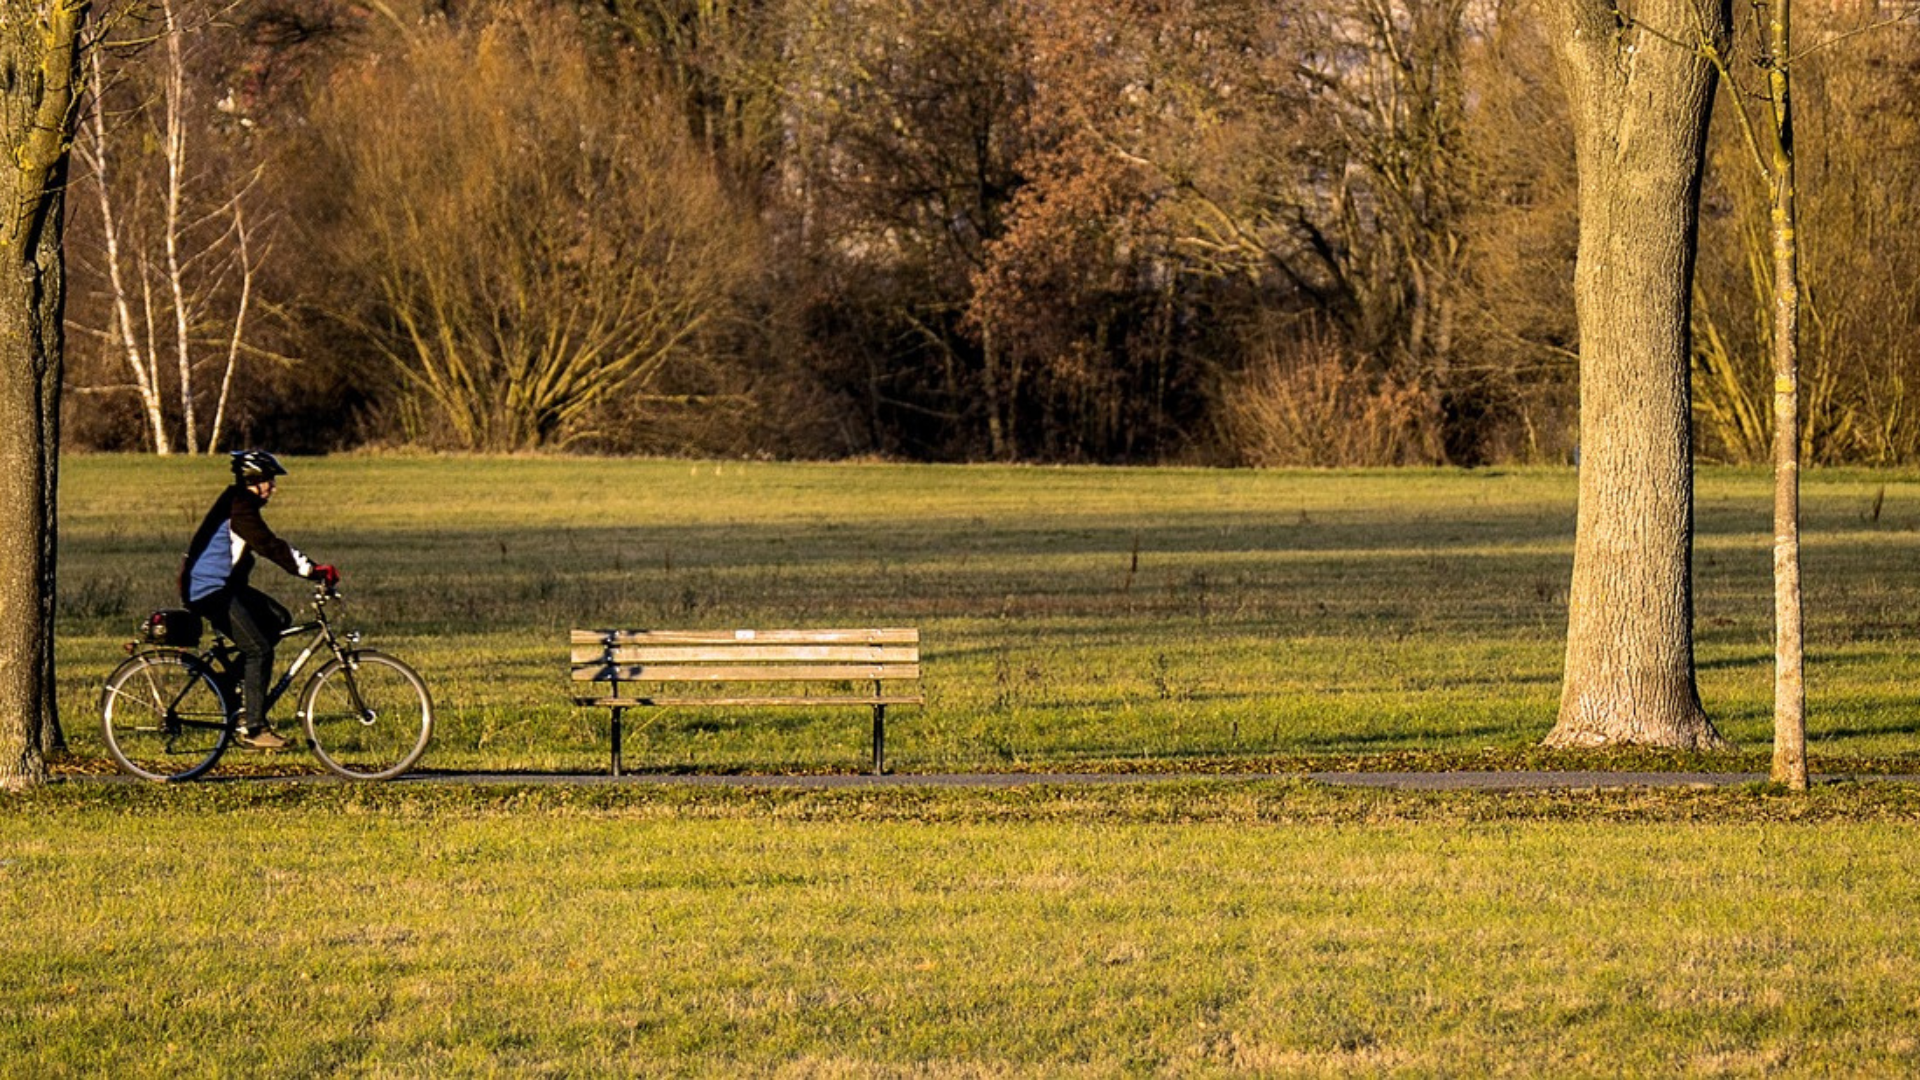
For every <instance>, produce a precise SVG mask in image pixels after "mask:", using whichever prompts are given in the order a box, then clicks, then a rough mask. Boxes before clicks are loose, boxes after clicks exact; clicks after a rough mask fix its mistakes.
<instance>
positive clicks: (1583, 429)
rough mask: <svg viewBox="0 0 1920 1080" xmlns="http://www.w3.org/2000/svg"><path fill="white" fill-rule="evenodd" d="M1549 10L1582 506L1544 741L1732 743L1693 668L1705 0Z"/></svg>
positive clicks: (1706, 95)
mask: <svg viewBox="0 0 1920 1080" xmlns="http://www.w3.org/2000/svg"><path fill="white" fill-rule="evenodd" d="M1548 6H1549V8H1550V10H1551V12H1552V16H1551V17H1552V18H1553V20H1554V26H1553V29H1554V37H1555V43H1556V49H1557V56H1558V60H1559V64H1560V70H1561V75H1562V79H1563V81H1564V83H1565V85H1566V89H1567V95H1568V98H1569V101H1570V104H1571V111H1572V116H1573V126H1574V135H1575V140H1576V144H1577V152H1578V162H1579V170H1580V253H1579V263H1578V269H1577V270H1576V272H1575V278H1574V293H1575V301H1576V304H1577V307H1578V317H1579V326H1580V507H1579V521H1578V525H1577V528H1576V534H1575V540H1574V559H1573V585H1572V589H1571V591H1570V594H1569V605H1570V611H1569V613H1568V622H1567V666H1566V675H1565V682H1564V684H1563V685H1562V688H1561V698H1560V716H1559V720H1558V722H1557V723H1556V724H1555V725H1554V728H1553V730H1552V732H1551V733H1549V734H1548V736H1547V740H1546V741H1547V745H1549V746H1601V745H1620V744H1635V745H1645V746H1674V747H1687V748H1706V747H1714V746H1720V745H1723V744H1724V740H1722V739H1721V737H1720V735H1719V733H1718V732H1716V731H1715V730H1714V728H1713V724H1712V723H1711V722H1710V721H1709V720H1708V719H1707V715H1706V712H1705V710H1704V709H1702V708H1701V706H1700V695H1699V692H1698V690H1697V689H1696V687H1695V684H1694V671H1693V584H1692V557H1693V459H1692V454H1693V448H1692V433H1691V416H1690V412H1691V399H1690V396H1689V390H1688V383H1687V367H1688V351H1689V337H1688V334H1689V326H1690V322H1691V314H1692V308H1691V303H1692V288H1691V283H1692V278H1693V263H1694V253H1695V248H1696V242H1697V237H1696V233H1697V229H1696V226H1697V221H1698V208H1699V198H1700V175H1701V170H1702V167H1703V148H1704V145H1705V141H1706V130H1707V119H1708V115H1709V112H1710V110H1711V106H1712V102H1713V88H1714V78H1715V73H1714V70H1713V67H1712V65H1711V63H1710V62H1709V61H1708V60H1707V59H1706V58H1705V57H1703V56H1701V55H1700V54H1699V52H1698V51H1697V50H1694V49H1691V48H1689V47H1688V44H1687V43H1688V42H1697V41H1699V40H1701V35H1703V34H1705V35H1709V36H1710V37H1711V38H1712V39H1713V40H1715V41H1718V40H1721V39H1723V38H1724V36H1725V34H1726V29H1727V26H1728V15H1727V12H1726V10H1725V9H1724V8H1720V7H1716V6H1715V5H1714V3H1713V2H1712V0H1709V2H1708V3H1707V4H1705V5H1701V6H1699V7H1696V6H1695V5H1694V4H1693V3H1691V2H1689V0H1653V2H1651V3H1647V4H1641V5H1635V8H1634V16H1635V18H1637V19H1638V20H1639V23H1638V24H1637V25H1624V26H1623V25H1622V21H1621V20H1620V18H1619V9H1618V8H1617V7H1615V6H1613V5H1611V4H1609V3H1607V2H1604V0H1553V2H1552V3H1550V4H1549V5H1548Z"/></svg>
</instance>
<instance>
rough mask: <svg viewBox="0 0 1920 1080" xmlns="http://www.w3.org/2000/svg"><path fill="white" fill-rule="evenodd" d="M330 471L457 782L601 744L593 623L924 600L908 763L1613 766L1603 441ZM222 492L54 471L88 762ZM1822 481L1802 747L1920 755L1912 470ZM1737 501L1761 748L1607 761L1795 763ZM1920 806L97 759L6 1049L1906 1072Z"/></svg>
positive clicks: (778, 756)
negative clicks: (1584, 471) (1782, 727)
mask: <svg viewBox="0 0 1920 1080" xmlns="http://www.w3.org/2000/svg"><path fill="white" fill-rule="evenodd" d="M294 466H295V471H294V474H293V476H292V477H290V478H289V480H288V482H287V484H286V485H285V486H284V487H283V488H282V490H281V493H280V496H279V498H278V500H277V501H276V505H275V507H274V510H273V514H272V520H273V521H274V523H275V524H276V525H277V526H278V527H279V528H280V529H281V530H282V531H283V532H284V533H285V534H286V535H287V536H289V537H290V538H291V539H293V540H294V541H295V542H296V543H298V544H300V545H301V546H303V547H305V548H307V549H308V550H309V551H311V552H312V553H313V554H315V555H316V556H318V557H321V558H323V559H326V560H328V561H333V562H336V563H338V564H340V565H341V566H342V567H343V568H344V569H345V571H346V573H347V589H348V592H349V595H350V597H351V600H352V603H353V610H354V616H355V621H356V622H358V623H359V624H360V625H361V626H362V627H363V628H364V629H365V630H367V632H368V638H369V642H370V643H373V644H378V645H381V646H384V647H389V648H391V649H392V650H393V651H395V652H397V653H400V654H401V655H404V656H406V657H408V658H409V659H411V660H413V661H414V662H415V663H416V664H417V666H419V667H420V668H421V669H422V670H423V671H424V672H425V673H426V674H427V675H428V677H429V679H430V680H431V681H432V683H433V685H434V687H435V690H436V693H437V694H438V698H439V702H440V705H441V726H440V729H439V733H438V738H437V739H436V743H435V748H434V751H433V752H432V754H431V756H430V758H429V764H431V765H434V766H436V767H438V768H442V769H449V770H462V769H466V770H507V771H511V770H516V769H542V770H544V769H561V770H594V769H598V768H601V767H603V765H604V760H605V750H606V747H605V737H606V736H605V723H604V718H603V717H602V716H600V715H597V714H595V713H593V712H592V711H576V710H574V709H572V708H570V707H569V706H567V705H566V704H565V700H566V697H567V694H568V691H569V687H568V686H567V684H566V680H565V677H564V670H565V667H564V664H565V661H564V658H565V639H566V631H567V630H568V628H569V627H571V626H574V625H630V626H701V627H735V626H760V627H769V626H827V625H835V624H858V625H914V626H918V627H920V628H921V629H922V630H923V631H924V640H925V653H926V667H927V672H928V674H927V679H926V683H927V692H928V695H929V702H928V705H927V706H926V707H925V708H924V709H922V710H918V711H906V712H902V713H901V714H900V715H899V717H898V718H897V719H896V721H895V722H894V724H893V725H892V731H891V737H890V740H889V744H890V757H891V759H892V761H893V764H894V765H895V767H896V768H897V769H898V770H900V771H902V772H918V771H935V770H959V771H965V770H1025V771H1049V770H1059V771H1067V770H1086V769H1106V770H1126V769H1150V770H1153V771H1156V772H1168V771H1173V772H1178V771H1183V770H1185V771H1193V772H1196V773H1198V772H1207V771H1217V772H1238V771H1254V770H1263V769H1274V770H1279V771H1283V772H1284V771H1287V770H1296V769H1301V768H1305V767H1307V766H1309V765H1327V764H1331V763H1335V762H1337V763H1340V764H1342V765H1344V766H1347V767H1359V768H1367V767H1386V766H1393V765H1407V764H1414V765H1428V766H1434V767H1457V766H1459V765H1462V764H1493V765H1515V764H1536V765H1577V764H1593V763H1596V762H1595V760H1593V759H1588V758H1576V757H1570V756H1567V755H1545V754H1541V753H1539V752H1538V751H1535V750H1534V749H1532V747H1533V745H1534V743H1536V742H1537V740H1538V739H1539V738H1540V736H1541V735H1542V734H1543V733H1544V732H1545V731H1546V729H1547V727H1548V726H1549V725H1550V724H1551V721H1552V716H1553V708H1554V703H1555V698H1556V694H1557V684H1558V678H1559V665H1560V650H1561V644H1562V643H1561V635H1562V633H1563V629H1564V623H1565V589H1566V577H1567V573H1568V569H1569V561H1570V551H1571V538H1572V524H1573V485H1574V477H1573V475H1572V474H1571V473H1570V472H1568V471H1565V470H1539V471H1486V472H1476V473H1458V472H1395V473H1312V472H1300V473H1254V472H1213V471H1190V470H1177V469H1164V470H1105V469H1101V470H1094V469H1087V470H1080V469H1009V468H987V467H981V468H927V467H912V466H896V465H877V464H876V465H832V466H828V465H777V464H761V463H746V464H742V463H727V464H714V463H698V464H695V463H684V462H681V463H674V462H612V461H573V460H546V459H502V460H473V459H440V458H426V457H395V458H381V457H350V458H341V459H331V460H324V461H299V462H295V463H294ZM221 479H222V474H221V471H220V465H219V463H217V462H206V461H179V460H175V461H155V460H151V459H142V458H115V457H86V458H76V459H72V460H70V461H68V462H67V464H66V469H65V473H64V480H63V489H62V496H63V513H62V522H63V529H62V545H63V546H62V552H61V556H62V564H61V571H62V572H61V619H62V622H61V631H62V633H61V640H60V659H61V663H62V680H63V681H62V704H63V708H64V712H65V716H66V718H67V724H68V728H69V730H70V732H71V733H72V736H73V743H74V746H75V750H76V753H77V756H76V758H75V759H74V760H73V761H70V762H68V763H66V765H65V766H63V767H64V768H65V769H66V770H67V771H68V772H73V771H86V770H89V769H96V768H98V766H99V761H98V756H99V750H98V741H97V736H95V735H94V734H93V731H92V728H91V723H92V711H93V708H94V700H93V699H94V695H95V694H96V693H97V689H96V688H97V686H98V683H99V681H100V679H101V678H102V677H103V676H104V675H105V673H106V672H107V671H108V670H109V669H110V668H111V667H112V665H113V664H114V663H115V662H116V660H117V659H118V658H119V656H120V655H121V654H120V644H121V643H122V642H123V641H125V640H126V639H127V638H128V637H130V636H131V632H132V629H133V627H134V625H135V624H136V623H137V622H138V620H139V618H140V617H141V616H142V615H143V614H144V613H145V612H146V611H147V610H148V609H150V608H152V607H157V606H163V605H165V604H167V603H169V591H170V583H171V581H172V577H173V572H174V566H175V563H176V561H177V559H178V557H179V555H178V553H179V551H180V548H181V547H182V546H183V545H184V543H185V539H186V537H187V535H188V533H189V532H190V531H191V529H192V527H193V525H194V524H195V523H196V521H197V519H198V515H199V513H200V512H201V511H202V509H203V508H204V503H205V502H206V501H207V500H208V499H209V498H211V495H212V493H213V491H214V490H215V489H216V488H217V487H218V485H219V484H220V482H221ZM1806 505H1807V510H1808V515H1807V517H1808V521H1807V537H1808V539H1807V552H1806V569H1807V587H1808V616H1809V644H1810V660H1811V662H1810V667H1809V673H1808V674H1809V699H1810V709H1809V712H1810V717H1811V729H1812V730H1811V742H1812V749H1813V753H1814V761H1815V766H1816V769H1821V770H1825V771H1826V772H1827V773H1829V774H1831V773H1836V772H1859V773H1866V772H1875V771H1920V768H1916V763H1920V739H1917V738H1916V736H1917V735H1920V718H1916V715H1915V711H1914V708H1913V694H1914V691H1913V690H1912V689H1911V688H1912V687H1913V686H1914V685H1915V678H1914V676H1915V674H1916V671H1915V664H1914V659H1913V654H1914V650H1913V648H1912V646H1911V644H1910V643H1911V642H1912V641H1914V640H1915V638H1916V631H1920V559H1916V558H1915V556H1916V554H1920V552H1917V551H1916V548H1917V547H1920V478H1917V477H1916V476H1914V475H1912V474H1905V473H1898V474H1896V473H1884V474H1883V473H1866V472H1862V473H1824V472H1816V473H1814V474H1811V475H1810V476H1809V478H1808V481H1807V484H1806ZM1699 521H1700V534H1701V535H1700V545H1699V556H1698V571H1699V581H1698V616H1699V618H1698V622H1699V649H1700V657H1701V683H1702V691H1703V694H1704V696H1705V698H1706V701H1707V704H1708V707H1709V709H1710V711H1711V712H1712V713H1713V715H1714V716H1715V718H1716V720H1717V721H1718V722H1719V723H1720V724H1721V726H1722V729H1723V730H1724V731H1725V732H1726V733H1728V734H1729V735H1731V736H1732V737H1733V738H1734V739H1736V740H1738V741H1739V742H1740V743H1741V744H1742V746H1743V748H1744V752H1743V753H1742V754H1741V755H1737V756H1731V757H1727V758H1724V759H1719V760H1716V761H1711V762H1706V763H1703V762H1701V761H1698V760H1693V759H1680V758H1663V757H1659V756H1655V755H1624V756H1620V757H1616V758H1612V759H1599V760H1598V763H1600V764H1608V763H1623V764H1631V765H1633V766H1635V767H1663V766H1675V767H1690V768H1699V767H1702V766H1703V764H1704V765H1705V766H1706V767H1714V768H1743V767H1758V766H1759V763H1760V762H1762V761H1763V760H1764V756H1765V752H1766V746H1767V739H1768V730H1769V725H1770V721H1769V719H1768V718H1769V715H1770V712H1769V704H1768V695H1769V692H1770V690H1769V688H1770V676H1769V671H1768V664H1769V662H1770V661H1769V653H1770V650H1769V646H1768V625H1769V621H1770V614H1769V613H1770V606H1769V600H1768V590H1769V586H1768V581H1767V572H1768V565H1769V554H1768V538H1767V531H1768V511H1767V481H1766V479H1765V477H1763V476H1762V475H1760V474H1757V473H1746V472H1731V471H1711V470H1710V471H1708V472H1706V473H1705V474H1704V475H1703V476H1702V478H1701V484H1700V498H1699ZM271 573H272V572H271V571H263V577H262V580H263V581H264V582H270V583H273V584H275V585H276V586H278V587H279V589H280V592H281V595H282V596H283V597H286V598H287V599H290V600H291V599H294V598H296V597H298V595H299V592H298V588H297V586H295V585H294V583H292V582H289V581H286V580H285V579H276V578H275V577H272V576H269V575H271ZM284 715H285V714H284V713H283V716H284ZM864 727H865V724H864V718H863V717H861V716H859V715H855V714H851V713H848V712H841V713H837V714H836V713H827V714H823V715H808V714H798V715H794V714H757V715H756V714H744V715H743V714H702V713H699V712H696V711H691V710H676V711H666V712H661V713H659V714H657V715H654V716H652V717H650V718H647V720H646V722H645V723H644V725H643V726H642V727H641V730H640V732H639V733H638V734H637V735H636V736H635V737H633V738H632V739H631V740H630V742H629V757H630V760H632V761H633V762H634V763H635V764H636V765H637V766H639V767H643V768H657V769H672V770H696V771H729V772H740V771H781V772H796V771H804V772H817V771H853V770H856V769H858V768H859V767H860V765H861V763H862V761H863V758H864V745H863V744H864ZM304 768H305V766H304V765H303V759H302V758H301V756H300V755H298V754H292V755H277V756H273V757H261V756H258V755H247V754H237V755H234V756H233V757H232V758H230V759H229V767H228V769H227V771H228V774H229V775H231V774H232V773H234V772H239V771H246V772H252V773H261V772H265V773H269V774H271V773H276V772H279V773H287V772H296V771H301V770H302V769H304ZM1917 792H1920V789H1915V788H1913V787H1911V786H1910V785H1906V784H1898V783H1873V782H1847V783H1823V784H1820V785H1817V786H1816V787H1815V789H1814V790H1813V791H1812V792H1810V793H1808V794H1806V795H1804V796H1788V795H1786V794H1784V793H1781V792H1778V791H1774V790H1772V789H1769V788H1766V787H1761V786H1754V787H1741V788H1732V789H1719V790H1699V791H1696V790H1662V791H1616V792H1589V793H1578V792H1571V793H1570V792H1540V793H1506V794H1486V793H1479V794H1476V793H1446V794H1423V793H1413V792H1391V791H1361V790H1338V789H1328V788H1324V787H1320V786H1316V785H1313V784H1310V783H1305V782H1284V781H1278V780H1245V779H1232V778H1226V779H1215V778H1206V777H1199V776H1196V777H1195V778H1193V779H1190V780H1185V781H1180V782H1160V783H1118V784H1112V785H1101V786H1097V787H1091V786H1073V785H1045V786H1037V787H1030V788H1022V789H1018V790H951V789H937V788H926V787H906V788H895V789H880V790H874V789H863V790H845V791H807V790H784V789H772V788H764V787H762V788H744V789H725V790H717V789H709V788H685V787H670V786H642V785H624V786H585V785H574V784H567V785H558V786H526V787H516V786H494V787H487V786H482V787H473V786H465V785H455V784H450V783H446V782H444V781H427V782H403V783H399V784H393V785H384V786H381V785H370V786H367V785H363V786H355V785H346V784H338V783H332V782H325V781H322V782H317V783H301V782H289V781H281V780H272V779H268V780H263V781H252V782H243V783H222V782H218V781H215V782H207V783H200V784H192V785H185V786H178V787H173V786H168V787H162V786H157V785H144V784H133V783H123V782H115V781H93V780H77V779H73V778H71V777H68V778H66V779H63V780H61V781H60V782H57V783H55V784H53V785H51V786H50V787H48V788H46V789H43V790H41V791H39V792H35V793H31V794H28V795H24V796H17V797H9V798H5V799H0V926H5V927H6V928H7V930H8V933H6V934H5V935H0V1076H19V1077H32V1078H35V1080H38V1078H41V1077H50V1076H63V1075H87V1076H94V1075H112V1076H122V1075H125V1076H160V1075H166V1076H174V1075H235V1076H254V1075H285V1076H305V1075H367V1076H441V1075H551V1076H630V1075H649V1076H651V1075H692V1076H736V1075H767V1076H795V1077H815V1076H853V1077H870V1076H871V1077H902V1076H928V1077H999V1076H1047V1077H1053V1076H1062V1075H1066V1076H1115V1075H1143V1074H1146V1075H1181V1076H1271V1075H1320V1076H1336V1075H1337V1076H1346V1075H1355V1074H1359V1075H1383V1074H1396V1075H1488V1074H1496V1075H1521V1076H1538V1075H1555V1076H1558V1075H1573V1076H1589V1075H1669V1074H1690V1075H1716V1076H1717V1075H1731V1076H1749V1075H1760V1074H1787V1075H1802V1074H1831V1073H1841V1074H1849V1075H1910V1074H1912V1073H1914V1072H1915V1071H1917V1070H1920V1036H1916V1034H1915V1033H1916V1032H1920V974H1917V973H1920V962H1917V961H1920V956H1917V955H1916V953H1920V937H1917V936H1916V935H1914V934H1913V933H1912V930H1911V912H1912V911H1913V910H1914V909H1915V906H1916V903H1917V902H1920V872H1916V871H1915V869H1914V866H1915V862H1914V859H1913V857H1912V852H1913V851H1914V850H1915V848H1916V841H1920V824H1916V823H1920V793H1917Z"/></svg>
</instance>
